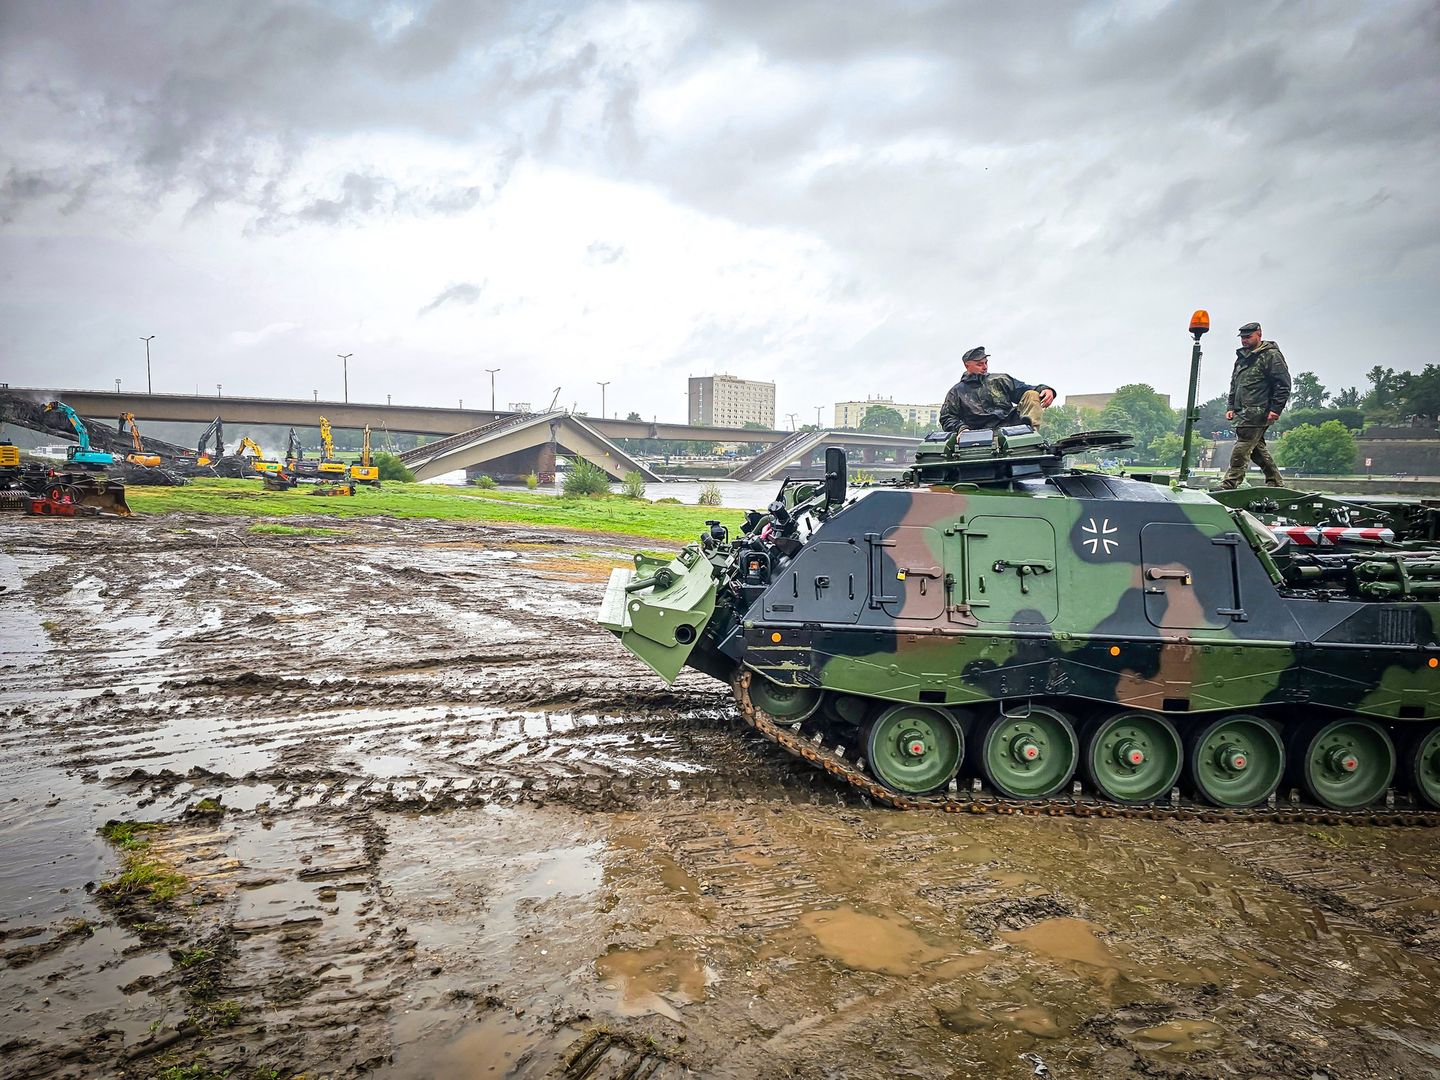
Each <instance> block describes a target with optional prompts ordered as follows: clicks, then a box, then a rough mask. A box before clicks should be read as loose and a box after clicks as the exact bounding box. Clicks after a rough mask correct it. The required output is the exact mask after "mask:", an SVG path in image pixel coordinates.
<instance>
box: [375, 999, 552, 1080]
mask: <svg viewBox="0 0 1440 1080" xmlns="http://www.w3.org/2000/svg"><path fill="white" fill-rule="evenodd" d="M432 1019H433V1017H432ZM407 1034H409V1033H408V1032H407V1031H406V1030H405V1028H404V1026H402V1025H397V1030H396V1033H395V1039H396V1042H397V1044H398V1045H397V1047H396V1051H395V1055H394V1059H393V1062H392V1064H391V1066H390V1067H389V1068H386V1069H381V1070H380V1071H379V1072H377V1073H376V1074H375V1075H376V1076H377V1077H383V1078H385V1080H431V1078H433V1077H447V1078H453V1080H490V1078H494V1077H502V1076H511V1075H514V1073H513V1070H514V1069H515V1068H516V1066H517V1065H518V1064H519V1063H520V1061H521V1059H522V1058H526V1057H528V1056H530V1055H532V1054H533V1052H534V1049H535V1047H536V1046H537V1044H539V1043H541V1042H543V1041H544V1040H543V1039H542V1038H540V1037H538V1036H537V1035H536V1033H535V1031H534V1029H533V1028H532V1027H531V1026H530V1025H527V1024H526V1023H525V1022H524V1021H523V1020H521V1019H519V1018H517V1017H515V1016H514V1015H513V1014H511V1013H492V1014H491V1015H489V1016H486V1017H485V1018H484V1019H483V1020H481V1021H480V1022H479V1023H477V1024H472V1025H470V1026H467V1027H465V1028H464V1029H463V1030H462V1031H461V1032H460V1033H459V1034H458V1035H455V1036H452V1037H451V1038H449V1039H448V1040H447V1041H445V1042H439V1041H438V1039H437V1038H436V1036H435V1035H434V1034H431V1035H430V1037H429V1038H426V1039H423V1040H422V1039H419V1038H417V1037H413V1036H412V1037H408V1038H407V1037H406V1036H407ZM417 1034H418V1033H417ZM437 1042H438V1045H437Z"/></svg>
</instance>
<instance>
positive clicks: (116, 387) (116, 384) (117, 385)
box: [115, 379, 120, 394]
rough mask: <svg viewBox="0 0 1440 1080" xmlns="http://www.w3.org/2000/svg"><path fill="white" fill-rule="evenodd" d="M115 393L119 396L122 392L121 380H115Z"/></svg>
mask: <svg viewBox="0 0 1440 1080" xmlns="http://www.w3.org/2000/svg"><path fill="white" fill-rule="evenodd" d="M115 392H116V393H117V394H118V393H119V392H120V380H119V379H116V380H115Z"/></svg>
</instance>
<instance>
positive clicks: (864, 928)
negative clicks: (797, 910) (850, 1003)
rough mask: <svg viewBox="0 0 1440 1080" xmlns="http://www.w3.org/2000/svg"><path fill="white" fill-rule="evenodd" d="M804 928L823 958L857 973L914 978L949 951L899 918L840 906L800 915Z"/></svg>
mask: <svg viewBox="0 0 1440 1080" xmlns="http://www.w3.org/2000/svg"><path fill="white" fill-rule="evenodd" d="M800 925H801V926H802V927H803V928H804V929H806V930H808V931H809V932H810V934H811V935H813V936H814V938H815V941H816V944H818V945H819V948H820V952H821V953H822V954H823V955H825V956H828V957H829V958H830V959H832V960H835V961H837V962H839V963H841V964H843V965H845V966H846V967H848V968H854V969H855V970H857V971H878V972H882V973H883V974H887V975H913V974H915V973H916V972H917V971H919V970H920V968H921V966H922V965H924V964H927V963H930V962H932V961H934V960H938V959H940V958H941V957H943V956H945V955H946V953H947V951H948V950H946V949H941V948H937V947H935V946H933V945H928V944H926V942H925V940H924V938H922V937H921V936H920V935H919V933H917V932H916V931H915V929H914V928H913V927H912V926H911V925H910V923H909V921H908V920H906V919H902V918H900V917H899V916H898V915H890V914H886V915H867V914H865V913H864V912H860V911H856V910H855V909H854V908H849V907H839V908H833V909H828V910H824V911H807V912H806V913H805V914H804V915H802V916H800Z"/></svg>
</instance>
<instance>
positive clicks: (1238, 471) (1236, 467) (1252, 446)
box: [1220, 424, 1284, 488]
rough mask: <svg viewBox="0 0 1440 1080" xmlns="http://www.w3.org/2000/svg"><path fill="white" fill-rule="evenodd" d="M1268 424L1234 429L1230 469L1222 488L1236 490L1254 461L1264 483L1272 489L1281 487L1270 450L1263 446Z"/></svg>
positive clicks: (1278, 472) (1277, 470) (1281, 481)
mask: <svg viewBox="0 0 1440 1080" xmlns="http://www.w3.org/2000/svg"><path fill="white" fill-rule="evenodd" d="M1269 426H1270V425H1269V424H1257V425H1255V426H1254V427H1251V426H1248V425H1247V426H1244V427H1237V428H1236V429H1235V451H1234V452H1233V453H1232V454H1231V455H1230V468H1229V469H1228V470H1226V472H1225V479H1224V480H1222V481H1221V483H1220V486H1221V487H1223V488H1237V487H1239V486H1240V482H1241V481H1242V480H1244V479H1245V470H1246V469H1248V468H1249V467H1250V462H1251V461H1254V462H1255V464H1256V465H1259V466H1260V471H1261V472H1263V473H1264V474H1265V482H1266V483H1267V484H1270V485H1271V486H1272V487H1283V486H1284V481H1283V480H1282V479H1281V477H1280V470H1279V469H1277V468H1276V467H1275V459H1274V458H1272V457H1271V456H1270V448H1269V447H1268V446H1266V445H1265V431H1266V429H1267V428H1268V427H1269Z"/></svg>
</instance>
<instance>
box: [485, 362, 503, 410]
mask: <svg viewBox="0 0 1440 1080" xmlns="http://www.w3.org/2000/svg"><path fill="white" fill-rule="evenodd" d="M485 370H486V371H488V372H489V373H490V411H491V412H494V411H495V373H496V372H497V371H499V370H500V369H499V368H498V367H487V368H486V369H485Z"/></svg>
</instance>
